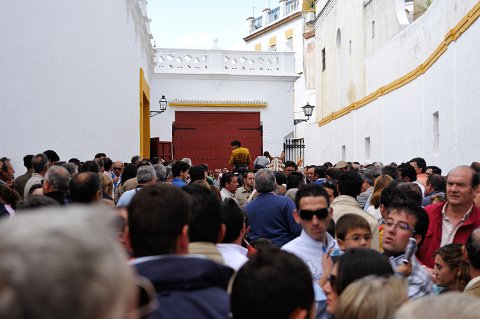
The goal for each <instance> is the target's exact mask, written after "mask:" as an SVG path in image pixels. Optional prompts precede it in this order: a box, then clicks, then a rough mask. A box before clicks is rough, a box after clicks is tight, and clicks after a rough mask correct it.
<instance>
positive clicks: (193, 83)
mask: <svg viewBox="0 0 480 319" xmlns="http://www.w3.org/2000/svg"><path fill="white" fill-rule="evenodd" d="M155 61H156V65H157V66H156V68H155V74H153V75H152V78H151V101H152V108H153V107H157V105H156V103H157V102H156V101H158V100H159V99H160V98H161V96H162V95H165V96H166V97H167V98H168V100H169V101H178V100H193V101H197V104H198V105H200V106H169V107H168V108H167V110H166V111H165V113H162V114H161V115H160V116H157V117H154V118H152V121H151V136H152V137H159V138H160V140H162V141H171V140H172V122H173V121H174V119H175V111H221V112H260V120H261V121H262V124H263V148H264V150H269V151H270V153H271V154H273V155H279V154H280V153H281V151H282V147H283V145H282V138H284V137H285V136H287V135H288V134H289V133H290V132H291V131H292V129H293V114H292V109H291V107H292V103H293V83H294V82H295V80H297V78H298V76H297V75H296V74H295V72H294V67H293V65H294V63H293V62H294V54H293V52H248V51H220V50H183V49H156V51H155ZM217 100H222V101H225V102H226V103H224V104H228V102H235V101H236V102H240V104H242V103H243V104H247V103H245V102H248V101H265V102H266V103H267V106H266V107H233V106H228V105H226V106H225V107H209V106H207V105H208V103H209V102H212V101H217ZM202 104H203V106H201V105H202ZM219 134H220V133H219ZM174 156H175V154H174Z"/></svg>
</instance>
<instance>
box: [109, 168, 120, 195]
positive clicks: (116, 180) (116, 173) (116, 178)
mask: <svg viewBox="0 0 480 319" xmlns="http://www.w3.org/2000/svg"><path fill="white" fill-rule="evenodd" d="M122 173H123V163H122V162H121V161H115V163H113V165H112V171H111V173H110V174H111V175H110V177H111V178H112V181H113V191H115V190H116V189H117V186H118V185H120V182H121V181H122Z"/></svg>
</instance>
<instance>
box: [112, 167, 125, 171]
mask: <svg viewBox="0 0 480 319" xmlns="http://www.w3.org/2000/svg"><path fill="white" fill-rule="evenodd" d="M122 169H123V167H114V168H113V170H115V171H121V170H122Z"/></svg>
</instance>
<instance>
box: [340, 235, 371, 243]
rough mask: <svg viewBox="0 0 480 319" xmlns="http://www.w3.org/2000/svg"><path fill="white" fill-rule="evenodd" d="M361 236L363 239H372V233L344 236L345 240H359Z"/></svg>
mask: <svg viewBox="0 0 480 319" xmlns="http://www.w3.org/2000/svg"><path fill="white" fill-rule="evenodd" d="M362 238H363V239H364V240H365V241H369V240H370V239H372V235H370V234H365V235H363V236H362V235H353V236H350V237H346V238H345V240H352V241H357V242H358V241H360V240H362Z"/></svg>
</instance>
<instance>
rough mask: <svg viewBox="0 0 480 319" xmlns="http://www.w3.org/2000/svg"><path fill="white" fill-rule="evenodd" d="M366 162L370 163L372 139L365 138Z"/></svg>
mask: <svg viewBox="0 0 480 319" xmlns="http://www.w3.org/2000/svg"><path fill="white" fill-rule="evenodd" d="M365 161H367V162H368V161H370V137H365Z"/></svg>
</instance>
